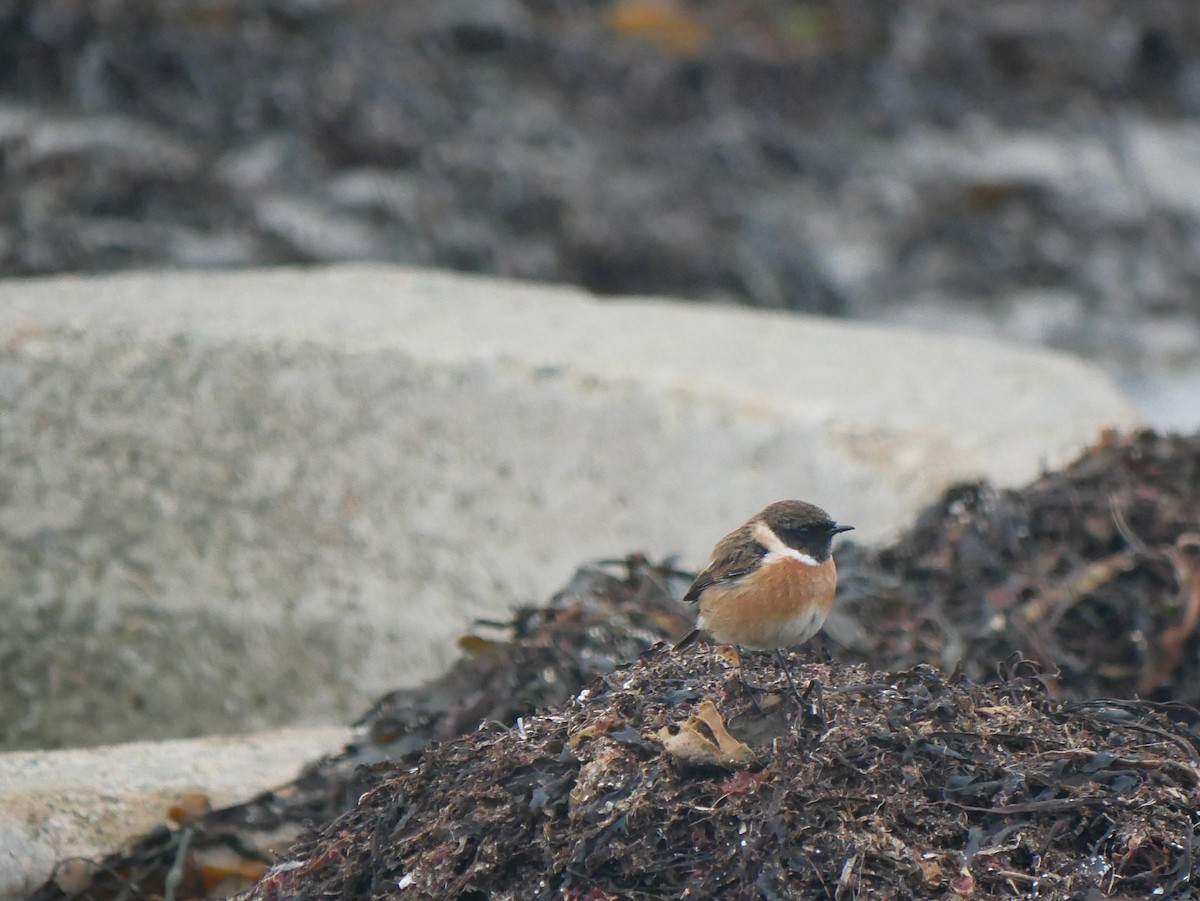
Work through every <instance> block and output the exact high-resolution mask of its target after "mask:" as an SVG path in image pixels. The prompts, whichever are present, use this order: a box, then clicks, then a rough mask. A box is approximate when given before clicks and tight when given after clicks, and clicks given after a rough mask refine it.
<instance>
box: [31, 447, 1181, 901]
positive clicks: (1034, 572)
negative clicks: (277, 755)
mask: <svg viewBox="0 0 1200 901" xmlns="http://www.w3.org/2000/svg"><path fill="white" fill-rule="evenodd" d="M1198 529H1200V436H1191V437H1180V436H1163V435H1156V434H1153V433H1142V434H1138V435H1133V436H1128V437H1123V438H1122V437H1117V436H1106V438H1105V440H1103V441H1102V442H1101V443H1100V444H1098V445H1097V446H1095V447H1093V448H1091V449H1090V450H1089V451H1088V452H1087V453H1086V454H1085V455H1083V456H1082V457H1081V458H1080V459H1079V460H1077V461H1076V462H1074V463H1072V464H1071V465H1070V466H1068V467H1066V468H1065V469H1063V470H1062V471H1060V472H1051V473H1046V474H1045V475H1043V476H1042V477H1041V478H1039V479H1038V480H1036V481H1035V482H1033V483H1032V484H1031V485H1029V486H1028V487H1026V488H1024V489H1021V490H1009V491H1000V490H996V489H994V488H991V487H990V486H987V485H985V484H970V485H960V486H956V487H954V488H952V489H950V490H949V491H948V492H947V493H946V494H945V495H944V496H943V497H942V499H941V500H940V501H939V502H938V503H936V504H934V505H933V506H931V507H930V508H929V509H928V510H926V511H925V512H924V513H923V514H922V515H921V516H920V517H919V519H918V520H917V522H916V523H915V525H914V527H913V528H912V529H911V530H910V531H909V532H908V533H907V534H905V535H904V536H903V537H902V538H901V539H900V540H899V541H898V542H897V543H896V544H894V545H892V546H891V547H887V548H883V549H880V550H869V549H864V548H860V547H855V546H853V545H849V544H848V545H845V546H844V547H842V548H841V549H840V550H839V553H838V565H839V569H840V571H841V574H842V587H841V591H840V596H839V601H838V606H837V608H836V609H835V614H834V616H832V617H831V620H830V622H829V624H828V625H827V629H826V633H825V635H824V636H822V637H821V638H819V639H818V640H817V643H816V644H817V647H816V649H815V651H813V652H810V656H811V655H812V654H813V653H815V655H816V656H818V657H822V656H823V655H824V654H825V653H828V654H830V655H831V663H830V664H829V665H811V664H810V665H809V675H810V677H812V678H813V680H814V682H813V685H812V690H811V692H810V693H809V694H808V695H807V698H806V700H805V703H804V705H803V706H802V707H799V708H798V707H797V706H796V700H795V698H794V697H793V696H792V695H791V694H788V693H780V694H778V695H774V694H772V695H769V696H768V698H767V699H766V700H760V706H761V707H762V708H763V711H764V712H759V711H758V709H757V708H756V707H755V706H754V705H753V704H751V703H749V699H748V698H747V697H744V696H743V695H741V694H739V692H740V691H742V689H741V688H740V687H738V686H737V683H733V684H727V679H726V677H727V676H728V675H729V673H730V672H731V671H730V670H728V669H726V666H727V664H728V662H729V660H731V659H733V658H729V659H726V658H725V657H724V656H723V655H720V654H718V653H716V652H713V651H710V650H708V649H705V648H695V649H692V650H691V651H690V652H689V653H688V654H686V655H682V656H673V655H670V654H667V653H665V652H663V651H662V650H654V651H651V652H649V653H647V651H648V649H651V648H652V647H653V646H654V644H655V642H657V641H659V640H661V639H664V638H667V639H670V638H673V637H677V636H678V635H680V634H682V632H683V631H685V630H686V628H687V627H688V626H689V625H690V615H691V613H692V611H690V610H687V609H685V608H683V607H682V606H681V605H680V604H679V603H678V601H677V598H678V596H679V595H680V594H681V591H682V588H681V585H680V582H681V580H685V579H686V574H684V573H680V572H678V571H677V570H675V569H674V567H673V566H671V565H670V564H669V563H668V564H663V565H656V564H653V563H651V562H650V561H647V560H646V559H645V558H644V557H641V556H639V555H633V556H631V557H629V558H628V559H626V560H623V561H610V562H609V563H607V564H605V565H595V566H586V567H583V568H582V569H581V570H580V572H579V573H578V574H577V575H576V577H575V578H574V579H573V580H572V582H571V584H570V585H569V586H568V587H567V588H566V589H564V591H563V592H561V593H560V594H559V595H557V596H556V597H555V598H554V599H553V600H552V601H551V602H550V603H549V604H548V605H547V606H545V607H540V608H527V609H524V610H520V611H517V612H516V614H515V616H514V619H513V620H512V622H511V623H507V624H481V632H482V630H483V629H490V630H491V633H492V634H491V637H487V636H486V635H484V634H474V635H471V636H467V637H465V638H464V641H463V646H464V649H465V650H467V651H469V654H468V656H466V657H464V658H463V659H462V660H461V661H460V662H459V663H458V664H457V665H456V666H455V667H454V668H453V669H452V670H451V671H450V672H449V673H447V674H446V675H445V676H444V677H442V678H440V679H436V680H433V681H432V682H430V683H429V684H427V685H425V686H422V687H420V688H416V689H409V690H405V691H400V692H394V693H392V694H390V695H388V696H387V697H385V698H383V699H381V701H380V702H379V703H378V704H377V705H376V706H375V707H374V708H373V709H372V710H371V711H370V712H369V713H368V714H367V715H366V716H365V717H364V718H363V720H362V722H361V723H360V726H361V732H360V737H359V739H358V740H357V741H356V742H355V743H354V744H352V745H350V746H349V747H347V748H346V749H345V750H344V751H343V752H342V753H340V754H338V755H334V756H332V757H330V758H327V759H325V760H321V761H317V762H315V763H313V764H312V765H311V766H309V767H307V768H306V770H305V772H304V773H302V774H301V776H300V777H299V778H298V779H297V780H296V781H295V782H293V783H292V784H290V785H288V786H286V787H284V788H283V789H281V790H280V791H278V792H273V793H267V794H264V795H262V796H261V797H259V798H257V799H254V800H252V801H250V802H247V803H246V804H242V805H237V806H235V807H230V808H225V809H222V810H217V811H211V812H201V813H199V814H197V815H195V816H190V817H188V818H186V819H185V820H183V819H180V818H178V817H177V818H176V819H177V821H179V822H180V825H179V826H177V827H175V828H167V827H164V828H162V829H159V830H156V831H155V832H153V833H151V834H149V835H147V836H144V837H143V838H142V839H140V840H139V841H137V842H135V843H133V844H132V845H131V846H130V847H128V848H125V849H122V850H121V851H118V852H114V853H113V854H111V855H109V857H107V858H106V859H105V860H104V861H101V862H99V863H96V864H84V863H83V862H79V861H74V862H67V863H65V864H64V865H63V866H62V867H60V869H59V870H58V871H57V872H56V874H55V878H52V879H51V880H50V881H48V882H47V883H46V885H44V886H43V887H42V888H41V889H40V890H39V891H38V893H37V894H36V895H35V897H36V898H39V899H51V898H62V897H64V896H66V895H71V896H74V897H79V898H89V899H92V898H94V899H106V901H107V899H114V898H121V899H122V901H124V899H132V898H140V897H151V896H154V897H158V896H164V895H166V896H168V897H197V896H203V895H208V896H209V897H218V896H223V895H227V894H228V893H229V892H230V891H233V890H234V889H235V888H236V887H237V886H238V885H239V884H241V885H245V884H248V883H249V882H250V881H253V879H254V877H255V876H256V875H257V874H258V873H259V872H261V871H262V869H264V868H265V866H266V865H267V864H268V863H272V862H277V861H278V860H279V857H278V855H279V854H280V853H282V852H283V851H284V850H285V849H286V848H287V846H288V844H289V843H290V840H291V839H292V838H294V837H295V836H296V835H297V834H299V832H300V830H301V829H302V828H308V829H311V830H313V831H312V832H311V834H310V837H309V838H308V839H307V840H306V844H304V845H302V846H299V847H298V848H295V849H293V850H292V851H290V852H287V854H286V855H285V860H286V862H284V863H282V864H278V863H277V864H276V866H275V868H274V869H273V870H272V871H271V873H270V875H269V876H268V877H267V878H266V879H265V880H264V881H263V882H262V883H261V884H260V885H259V887H258V888H257V889H256V890H255V893H256V896H257V897H262V898H264V899H265V898H266V897H268V896H269V895H271V896H272V897H275V896H277V897H293V896H294V897H308V896H316V895H317V894H321V893H329V892H336V893H338V894H342V895H344V896H346V897H366V896H368V895H371V896H375V895H378V896H386V895H389V894H398V895H399V896H400V897H405V898H407V897H422V896H427V897H456V896H460V897H464V898H471V897H493V898H498V899H499V898H506V897H513V898H518V897H521V898H526V897H533V898H536V897H542V896H545V897H550V896H553V897H566V898H573V899H583V898H588V899H600V898H606V897H622V898H658V897H679V896H680V895H681V894H683V893H685V892H690V896H691V897H713V896H720V897H730V898H739V897H755V898H766V899H775V898H791V897H828V896H833V897H835V898H851V897H856V896H862V897H866V896H870V897H876V896H878V897H930V896H946V897H953V896H958V897H963V898H966V897H980V898H987V897H1014V896H1030V895H1034V894H1036V895H1037V896H1038V897H1042V898H1058V897H1062V898H1067V897H1081V898H1084V897H1102V896H1105V895H1108V894H1111V893H1112V892H1118V891H1119V892H1126V893H1128V894H1129V895H1130V896H1134V897H1137V896H1145V895H1148V894H1149V893H1150V892H1151V891H1153V890H1154V889H1161V890H1162V896H1164V897H1170V896H1171V894H1172V893H1175V895H1176V896H1179V895H1182V894H1186V893H1187V892H1189V891H1200V886H1197V884H1196V882H1195V880H1196V876H1195V875H1194V873H1195V871H1196V864H1195V859H1194V852H1195V839H1196V828H1197V820H1196V817H1195V814H1194V813H1193V811H1194V809H1195V808H1196V807H1197V805H1198V802H1200V795H1198V793H1197V780H1196V772H1197V770H1196V766H1197V763H1198V761H1197V752H1196V746H1197V744H1200V736H1197V734H1196V732H1195V729H1196V727H1197V724H1200V713H1197V711H1196V709H1195V706H1196V703H1197V701H1198V700H1200V638H1198V636H1197V634H1196V629H1197V624H1198V620H1200V575H1198V573H1200V553H1198V549H1200V538H1197V536H1196V532H1197V530H1198ZM638 655H645V656H643V658H642V659H641V660H639V661H638V662H637V663H635V664H633V665H632V666H629V667H626V668H623V669H618V668H617V667H618V666H619V665H620V664H621V662H622V661H626V660H630V659H633V658H635V657H638ZM1025 658H1028V659H1025ZM862 661H865V662H866V665H867V667H868V668H869V670H875V671H883V672H882V673H880V672H869V671H868V669H866V668H862V667H858V666H854V665H848V666H847V665H845V664H854V663H858V662H862ZM1005 661H1008V663H1005ZM928 663H932V664H935V665H939V666H941V667H942V668H943V669H944V670H945V671H947V672H955V675H953V676H951V677H945V676H942V675H940V674H939V673H938V672H937V671H935V670H933V669H931V668H929V667H928V666H926V665H925V664H928ZM750 665H751V666H754V667H755V673H754V677H755V681H761V682H765V684H767V685H768V686H771V685H776V687H778V685H777V683H778V679H779V678H782V677H781V676H780V675H779V673H778V672H777V671H776V670H775V669H774V664H772V663H770V662H767V661H765V659H762V658H757V657H756V658H752V659H751V662H750ZM889 673H890V675H889ZM997 676H999V678H1000V681H999V682H996V683H995V684H992V685H988V684H987V683H990V682H994V680H995V679H996V678H997ZM773 679H774V680H775V682H774V683H773V682H772V680H773ZM818 684H819V686H820V688H821V690H818V688H817V686H818ZM585 685H587V686H588V688H587V690H586V692H585V693H584V694H583V695H580V694H579V693H580V691H581V689H583V687H584V686H585ZM1139 693H1141V694H1145V695H1150V699H1149V700H1145V701H1139V700H1135V698H1136V697H1137V696H1138V694H1139ZM705 702H711V703H712V704H714V705H715V707H714V708H713V709H712V711H709V710H707V709H706V708H705V707H704V705H705ZM538 710H541V711H542V713H540V714H537V713H535V711H538ZM714 714H715V715H716V716H717V717H718V718H717V719H716V720H713V718H712V717H713V715H714ZM664 730H665V731H664ZM722 730H727V734H725V735H722V734H721V732H722ZM678 735H682V736H683V740H682V743H681V742H680V741H678V740H668V739H674V738H675V737H676V736H678ZM706 743H707V744H706ZM739 743H744V744H745V745H746V746H747V747H748V751H749V752H750V754H752V755H753V760H751V759H750V757H749V756H747V754H746V753H745V752H742V751H740V750H739V749H738V745H739ZM668 747H669V748H670V750H668ZM681 748H682V749H683V751H682V752H681ZM706 748H707V749H706ZM689 749H690V750H689ZM697 749H699V751H698V750H697ZM692 752H696V753H701V754H705V753H706V754H709V755H710V757H709V763H710V764H713V763H715V764H724V765H727V766H728V767H731V769H725V768H724V767H723V766H708V767H704V766H697V765H696V764H695V763H692V764H687V763H684V762H683V761H684V760H686V759H689V758H688V757H687V754H688V753H692ZM690 759H692V760H696V759H703V758H696V757H693V758H690ZM360 797H361V799H362V800H361V801H360V800H359V799H360ZM338 817H342V819H340V820H338V821H337V823H335V824H334V825H329V824H330V823H332V822H333V821H334V820H335V819H336V818H338ZM435 839H437V841H435ZM217 852H220V853H221V854H224V855H225V856H224V858H219V859H218V860H223V861H224V862H219V863H216V864H214V863H213V860H214V858H213V856H212V855H214V854H215V853H217ZM239 878H240V883H239ZM439 880H441V881H439ZM401 883H403V889H401ZM555 892H558V894H554V893H555ZM272 893H274V894H273V895H272ZM456 893H457V895H456ZM1089 893H1090V894H1089Z"/></svg>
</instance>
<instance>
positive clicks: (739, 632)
mask: <svg viewBox="0 0 1200 901" xmlns="http://www.w3.org/2000/svg"><path fill="white" fill-rule="evenodd" d="M853 528H854V526H847V525H841V524H839V523H836V522H834V521H833V519H832V518H831V517H830V516H829V514H828V513H826V512H825V511H824V510H822V509H821V508H820V507H817V506H815V505H813V504H809V503H806V502H804V501H798V500H784V501H777V502H776V503H774V504H771V505H770V506H768V507H766V508H764V509H763V510H762V511H761V512H759V513H756V514H755V515H754V516H752V517H750V519H748V520H747V521H746V522H745V524H744V525H742V526H740V527H739V528H737V529H734V530H733V531H732V532H730V533H729V534H728V535H726V536H725V537H724V538H722V539H721V540H720V541H718V542H717V544H716V546H715V547H714V548H713V551H712V557H711V558H710V559H709V563H708V566H706V567H705V568H704V570H703V571H702V572H701V573H700V574H699V575H698V576H696V579H695V581H694V582H692V585H691V587H690V588H689V589H688V590H687V593H686V594H684V596H683V599H684V601H686V602H689V603H695V604H698V606H699V611H698V613H697V616H696V626H695V628H694V629H692V630H691V631H690V632H688V633H687V635H685V636H684V637H683V638H681V639H680V640H679V641H678V642H677V643H676V644H675V650H681V649H682V648H685V647H688V646H689V645H691V644H693V643H694V642H695V641H696V640H697V639H698V638H699V637H700V636H701V635H702V634H708V635H710V636H711V637H712V638H713V639H715V640H716V641H718V642H720V643H721V644H726V645H734V646H735V647H736V648H737V649H738V657H739V660H740V658H741V652H742V649H743V648H748V649H750V650H757V651H775V652H776V656H777V659H778V660H779V662H780V665H781V666H783V669H784V672H785V673H787V667H786V665H784V663H783V657H782V649H783V648H788V647H792V646H793V645H798V644H801V643H803V642H805V641H808V639H810V638H812V637H813V636H814V635H816V634H817V632H818V631H819V630H820V628H821V626H822V625H823V624H824V623H825V617H826V616H827V615H828V614H829V608H830V607H831V606H832V605H833V595H834V592H835V591H836V590H837V566H836V565H835V564H834V562H833V554H832V543H833V538H834V536H835V535H838V534H840V533H841V532H849V531H851V530H852V529H853ZM739 669H740V668H739ZM787 674H788V682H789V683H791V681H792V680H791V674H790V673H787Z"/></svg>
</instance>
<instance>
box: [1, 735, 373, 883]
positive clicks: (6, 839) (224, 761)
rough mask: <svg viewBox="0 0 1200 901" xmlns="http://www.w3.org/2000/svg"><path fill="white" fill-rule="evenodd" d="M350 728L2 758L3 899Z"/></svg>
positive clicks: (340, 738) (274, 774) (265, 784)
mask: <svg viewBox="0 0 1200 901" xmlns="http://www.w3.org/2000/svg"><path fill="white" fill-rule="evenodd" d="M349 737H350V733H349V730H347V729H340V728H332V727H329V728H324V729H310V730H303V729H283V730H279V731H277V732H270V733H264V734H261V735H255V736H244V737H237V738H206V739H198V740H191V741H166V742H139V743H135V744H127V745H116V746H110V747H104V748H92V749H89V750H72V751H31V752H24V753H19V754H3V755H0V901H6V899H10V898H12V899H16V898H22V897H26V896H27V895H28V894H29V893H30V892H31V891H32V890H33V889H35V888H37V886H39V885H41V884H42V883H43V882H45V881H46V879H47V878H49V877H50V875H51V874H52V873H53V871H54V867H55V864H56V863H58V862H59V861H61V860H65V859H67V858H71V857H86V858H98V857H103V856H104V855H105V854H107V853H109V852H110V851H115V850H116V849H117V848H118V847H120V845H121V844H122V843H123V842H125V841H127V840H129V839H132V838H135V837H137V836H139V835H141V834H143V833H145V832H148V831H149V830H150V829H152V828H154V827H155V826H159V825H161V824H163V823H165V822H167V808H168V807H169V806H171V805H172V804H176V803H178V802H179V800H180V799H181V798H182V797H183V796H184V795H187V794H189V793H191V792H204V793H206V794H207V795H208V797H209V800H210V801H211V802H212V804H213V806H214V807H224V806H227V805H229V804H234V803H237V802H239V801H244V800H247V799H249V798H252V797H254V796H255V795H256V794H258V793H260V792H262V791H264V790H266V789H269V788H273V787H274V786H277V785H282V784H283V783H285V782H288V781H290V780H291V779H293V778H294V777H295V776H296V775H297V773H299V771H300V769H301V768H302V767H303V765H304V764H305V763H307V762H309V761H311V760H315V759H316V758H317V757H320V756H321V755H323V754H328V753H331V752H333V751H337V750H339V749H340V748H341V747H342V745H343V744H345V742H346V741H348V740H349Z"/></svg>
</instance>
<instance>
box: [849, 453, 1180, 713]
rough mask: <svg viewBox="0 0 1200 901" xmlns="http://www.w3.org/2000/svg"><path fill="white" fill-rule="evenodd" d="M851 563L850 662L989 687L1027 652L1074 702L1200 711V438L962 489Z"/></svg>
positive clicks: (852, 555) (857, 551)
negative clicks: (1021, 482) (1154, 704)
mask: <svg viewBox="0 0 1200 901" xmlns="http://www.w3.org/2000/svg"><path fill="white" fill-rule="evenodd" d="M838 565H839V568H840V570H841V571H842V573H843V578H842V586H841V590H840V593H839V601H838V617H839V618H840V620H841V621H842V622H849V623H850V624H851V628H846V629H842V630H838V629H837V628H836V622H835V623H834V624H832V625H833V628H831V629H829V630H827V632H832V633H833V641H832V644H831V651H832V653H833V654H834V656H835V657H836V658H837V659H839V660H843V661H847V662H849V661H863V662H866V663H868V664H870V665H872V666H875V667H880V668H891V669H901V668H907V667H911V666H915V665H917V664H919V663H933V664H936V665H938V666H940V667H942V668H943V669H945V670H947V671H952V670H954V669H955V668H956V667H959V668H961V669H962V670H963V671H964V672H965V673H966V674H967V675H969V676H970V677H971V678H973V679H976V680H986V679H988V678H991V677H992V676H993V675H994V674H995V667H996V662H997V661H999V660H1003V659H1005V658H1006V657H1008V656H1009V655H1010V654H1012V653H1014V652H1019V653H1021V654H1024V655H1026V656H1028V657H1030V658H1031V659H1033V660H1036V661H1037V662H1038V663H1040V664H1041V665H1042V667H1043V668H1044V669H1045V670H1046V671H1047V672H1048V673H1050V674H1051V675H1050V676H1049V677H1048V678H1049V679H1050V682H1051V684H1052V686H1053V688H1054V691H1055V693H1056V694H1059V695H1061V696H1063V697H1072V698H1095V697H1124V698H1131V697H1137V696H1145V697H1150V698H1153V699H1155V700H1160V701H1171V700H1173V701H1180V702H1183V703H1185V704H1188V705H1190V706H1193V707H1195V706H1197V705H1200V633H1198V632H1197V630H1196V625H1197V620H1198V618H1200V435H1192V436H1170V435H1159V434H1155V433H1153V432H1142V433H1139V434H1136V435H1132V436H1128V437H1118V436H1116V435H1106V436H1105V438H1104V439H1103V440H1102V441H1101V443H1099V444H1098V445H1096V446H1095V447H1093V448H1091V449H1090V450H1089V451H1088V452H1087V453H1086V454H1084V455H1083V456H1082V457H1081V458H1080V459H1078V460H1077V461H1075V462H1074V463H1072V464H1071V465H1069V466H1067V467H1066V468H1065V469H1063V470H1062V471H1058V472H1048V473H1046V474H1044V475H1043V476H1042V477H1041V478H1039V479H1037V480H1036V481H1034V482H1033V483H1032V484H1030V485H1028V486H1026V487H1025V488H1022V489H1019V490H998V489H995V488H993V487H991V486H989V485H987V484H984V483H972V484H964V485H959V486H956V487H954V488H952V489H950V490H949V491H947V492H946V493H945V494H944V495H943V496H942V498H941V499H940V500H939V501H938V503H936V504H934V505H933V506H931V507H930V508H929V509H927V510H926V511H925V512H924V513H922V514H921V516H920V517H919V518H918V520H917V522H916V524H915V525H914V527H913V528H912V529H911V530H910V531H909V532H908V533H906V534H905V535H904V536H903V537H902V538H901V539H900V540H899V541H898V542H897V543H896V544H894V545H892V546H891V547H888V548H884V549H882V550H879V551H868V550H864V549H862V548H848V549H847V550H846V551H845V552H844V553H843V554H842V555H841V556H840V557H839V561H838Z"/></svg>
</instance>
